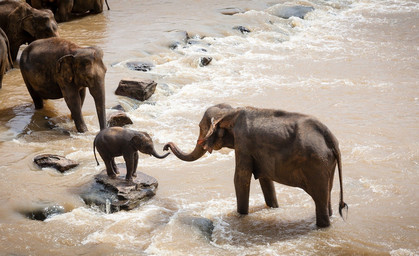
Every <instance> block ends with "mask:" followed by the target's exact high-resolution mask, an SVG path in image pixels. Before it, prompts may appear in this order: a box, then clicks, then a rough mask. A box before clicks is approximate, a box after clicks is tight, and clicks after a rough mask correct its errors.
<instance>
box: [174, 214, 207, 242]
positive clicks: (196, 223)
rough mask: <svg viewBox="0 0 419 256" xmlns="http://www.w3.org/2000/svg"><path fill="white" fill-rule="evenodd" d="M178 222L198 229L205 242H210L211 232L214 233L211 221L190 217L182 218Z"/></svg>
mask: <svg viewBox="0 0 419 256" xmlns="http://www.w3.org/2000/svg"><path fill="white" fill-rule="evenodd" d="M179 220H180V222H181V223H183V224H186V225H189V226H191V227H194V228H196V229H198V230H199V231H200V232H201V233H202V234H203V235H204V237H205V238H206V239H207V240H209V241H211V236H212V232H213V231H214V224H213V222H212V221H211V220H209V219H207V218H203V217H192V216H183V217H180V219H179Z"/></svg>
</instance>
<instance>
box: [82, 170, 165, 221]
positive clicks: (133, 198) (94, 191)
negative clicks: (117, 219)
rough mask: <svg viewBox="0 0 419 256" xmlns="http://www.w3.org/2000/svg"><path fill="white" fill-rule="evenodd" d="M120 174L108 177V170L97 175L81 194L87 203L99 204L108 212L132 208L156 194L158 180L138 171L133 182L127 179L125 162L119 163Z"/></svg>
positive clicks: (91, 204) (100, 207)
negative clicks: (112, 177) (115, 176)
mask: <svg viewBox="0 0 419 256" xmlns="http://www.w3.org/2000/svg"><path fill="white" fill-rule="evenodd" d="M118 170H119V172H120V174H118V177H117V178H116V179H111V178H109V177H108V175H107V173H106V170H103V171H102V172H101V173H100V174H98V175H96V176H95V181H94V182H93V184H91V185H90V187H89V188H88V189H87V190H86V191H84V192H83V193H82V194H81V198H82V199H83V200H84V202H85V203H86V204H87V205H90V206H98V207H99V209H101V210H102V211H104V212H106V213H113V212H117V211H120V210H126V211H128V210H132V209H134V208H136V207H137V206H139V205H140V204H141V203H142V202H144V201H146V200H148V199H150V198H152V197H153V196H154V195H155V194H156V190H157V187H158V181H157V180H156V179H155V178H153V177H151V176H149V175H147V174H145V173H142V172H138V171H137V177H135V178H134V182H133V183H129V182H127V181H126V180H125V175H126V168H125V164H118Z"/></svg>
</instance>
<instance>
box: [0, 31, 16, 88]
mask: <svg viewBox="0 0 419 256" xmlns="http://www.w3.org/2000/svg"><path fill="white" fill-rule="evenodd" d="M9 68H13V61H12V58H11V54H10V45H9V40H8V39H7V36H6V34H5V33H4V31H3V30H2V29H1V28H0V89H1V87H2V84H3V75H4V73H6V71H7V70H8V69H9Z"/></svg>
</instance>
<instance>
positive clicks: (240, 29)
mask: <svg viewBox="0 0 419 256" xmlns="http://www.w3.org/2000/svg"><path fill="white" fill-rule="evenodd" d="M233 29H235V30H238V31H240V32H241V33H242V34H247V33H250V32H251V31H250V29H248V28H246V27H243V26H235V27H233Z"/></svg>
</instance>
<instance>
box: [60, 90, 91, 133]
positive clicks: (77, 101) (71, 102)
mask: <svg viewBox="0 0 419 256" xmlns="http://www.w3.org/2000/svg"><path fill="white" fill-rule="evenodd" d="M63 96H64V100H65V102H66V103H67V106H68V108H69V109H70V112H71V118H73V120H74V123H75V125H76V128H77V131H78V132H86V131H87V130H88V129H87V126H86V123H85V122H84V119H83V115H82V112H81V98H80V94H79V93H78V92H77V93H76V92H73V91H70V90H66V91H65V92H63Z"/></svg>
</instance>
